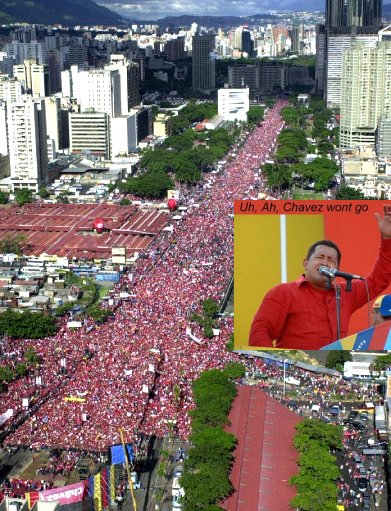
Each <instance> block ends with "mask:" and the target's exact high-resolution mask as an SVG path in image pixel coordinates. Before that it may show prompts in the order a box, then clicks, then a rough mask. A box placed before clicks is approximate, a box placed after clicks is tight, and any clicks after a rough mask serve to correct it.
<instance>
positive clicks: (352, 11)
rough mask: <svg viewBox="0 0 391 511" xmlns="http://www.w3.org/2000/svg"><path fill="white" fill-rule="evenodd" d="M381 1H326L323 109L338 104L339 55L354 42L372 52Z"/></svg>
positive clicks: (377, 28) (341, 55) (378, 25)
mask: <svg viewBox="0 0 391 511" xmlns="http://www.w3.org/2000/svg"><path fill="white" fill-rule="evenodd" d="M381 10H382V3H381V0H326V23H325V25H326V54H327V59H326V71H325V75H326V83H325V89H326V99H327V106H328V107H330V108H332V107H336V108H338V107H339V106H340V103H341V76H342V57H343V52H344V50H346V49H347V48H350V47H351V46H352V45H353V43H354V42H355V41H360V42H362V43H363V44H364V45H366V46H369V47H372V48H374V47H375V45H376V42H377V41H378V31H379V28H380V24H381Z"/></svg>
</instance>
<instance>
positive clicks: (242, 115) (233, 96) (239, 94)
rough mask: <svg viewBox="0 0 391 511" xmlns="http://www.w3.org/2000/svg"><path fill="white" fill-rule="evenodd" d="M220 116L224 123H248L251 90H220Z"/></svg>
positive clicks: (218, 94)
mask: <svg viewBox="0 0 391 511" xmlns="http://www.w3.org/2000/svg"><path fill="white" fill-rule="evenodd" d="M217 98H218V114H219V115H220V116H221V117H222V118H223V120H224V121H244V122H247V114H248V111H249V108H250V96H249V89H248V88H245V89H228V88H227V89H219V90H218V93H217Z"/></svg>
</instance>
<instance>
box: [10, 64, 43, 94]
mask: <svg viewBox="0 0 391 511" xmlns="http://www.w3.org/2000/svg"><path fill="white" fill-rule="evenodd" d="M34 64H38V60H37V59H26V60H25V61H24V62H23V63H22V64H16V65H15V66H14V78H16V79H17V80H19V81H20V83H21V84H22V87H23V90H24V92H30V91H31V89H32V77H31V68H32V66H33V65H34Z"/></svg>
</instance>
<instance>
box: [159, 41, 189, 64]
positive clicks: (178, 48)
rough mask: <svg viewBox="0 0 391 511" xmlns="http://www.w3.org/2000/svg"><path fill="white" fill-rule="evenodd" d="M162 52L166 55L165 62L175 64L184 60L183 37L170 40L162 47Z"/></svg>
mask: <svg viewBox="0 0 391 511" xmlns="http://www.w3.org/2000/svg"><path fill="white" fill-rule="evenodd" d="M164 50H165V52H166V55H167V60H168V61H170V62H175V61H176V60H182V59H184V58H185V40H184V38H183V37H178V38H177V39H170V40H169V41H167V42H166V44H165V45H164Z"/></svg>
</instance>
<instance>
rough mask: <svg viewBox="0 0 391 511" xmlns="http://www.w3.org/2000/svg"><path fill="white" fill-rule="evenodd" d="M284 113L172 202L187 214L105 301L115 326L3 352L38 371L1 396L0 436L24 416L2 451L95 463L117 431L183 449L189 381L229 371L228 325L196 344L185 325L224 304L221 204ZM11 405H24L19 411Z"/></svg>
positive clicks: (228, 237) (270, 145) (226, 228)
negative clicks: (205, 303)
mask: <svg viewBox="0 0 391 511" xmlns="http://www.w3.org/2000/svg"><path fill="white" fill-rule="evenodd" d="M284 105H285V102H284V101H278V102H277V104H276V105H275V107H274V108H273V109H270V110H269V111H268V112H267V113H266V116H265V120H264V122H263V123H262V125H261V126H259V127H257V128H256V129H254V130H253V131H252V132H251V133H250V134H248V136H247V139H246V140H245V142H244V144H243V146H241V147H239V146H238V147H237V148H236V150H235V152H234V157H233V159H232V160H231V161H230V162H229V163H228V164H226V166H225V168H224V172H222V173H219V174H212V175H211V177H210V178H209V181H206V182H205V183H204V184H203V186H200V187H199V188H198V189H196V190H195V191H193V192H192V193H190V194H189V195H187V196H186V197H185V198H184V205H185V206H186V207H187V210H186V211H185V212H184V214H183V216H182V217H181V220H173V223H174V224H173V230H172V232H169V231H166V232H165V234H164V235H162V236H160V237H159V239H158V240H156V241H155V242H154V243H153V244H152V245H151V248H150V249H149V250H148V253H147V257H145V258H140V259H139V260H138V262H137V263H136V266H135V268H134V269H132V271H131V273H128V274H126V275H125V277H124V278H123V279H122V280H121V282H120V284H119V285H118V286H117V287H116V288H115V289H114V290H113V291H112V293H113V296H114V295H115V296H118V293H119V291H121V290H127V291H128V292H129V294H130V295H131V299H130V301H127V302H123V303H121V305H120V306H119V307H118V308H117V310H116V313H115V319H113V320H109V322H108V323H105V324H103V325H100V326H95V327H94V328H93V329H92V330H90V331H88V332H87V328H86V326H85V327H83V328H82V329H79V330H78V331H76V332H74V331H70V330H68V329H67V328H66V325H65V324H63V325H62V326H61V328H60V330H59V332H58V334H57V335H56V336H55V337H52V338H47V339H42V340H38V341H35V340H34V341H32V340H25V341H17V342H15V341H11V340H7V339H5V340H4V341H3V345H2V346H3V347H2V349H3V354H4V355H5V356H6V357H7V356H11V354H12V353H15V355H13V356H15V357H21V356H22V353H23V352H24V350H25V349H26V348H27V347H28V346H29V345H31V346H32V347H33V348H34V350H35V351H36V352H37V353H38V355H39V356H40V357H41V359H42V364H41V365H39V367H37V369H36V371H35V374H30V375H29V376H28V377H25V378H21V379H19V380H17V381H14V382H12V383H10V384H9V387H8V390H7V391H6V392H5V393H3V394H2V396H1V404H0V415H2V414H4V413H6V412H7V410H12V413H13V417H12V419H11V420H8V421H7V422H5V423H4V425H3V427H6V428H9V427H10V423H13V424H15V423H16V421H17V420H18V418H21V417H23V416H25V415H26V414H29V415H28V417H27V420H25V421H24V422H23V423H21V424H20V425H19V426H18V427H17V428H13V429H14V430H12V431H11V432H10V433H9V434H8V436H7V437H6V440H5V443H6V444H8V445H17V446H30V447H33V448H35V447H41V446H48V447H49V446H50V447H63V448H76V449H83V450H90V451H102V450H104V449H106V448H107V446H109V445H112V444H114V443H117V442H118V441H119V438H120V437H119V428H124V431H125V438H126V440H127V441H131V442H134V441H135V440H136V438H137V435H138V434H140V433H144V434H147V435H150V434H154V435H157V436H164V435H165V434H167V433H169V432H170V431H171V430H172V429H173V428H175V431H176V432H177V433H178V435H179V436H180V437H181V438H183V439H185V438H187V437H188V435H189V433H190V418H189V415H188V412H189V410H191V409H192V407H193V406H194V404H193V398H192V392H191V383H192V381H193V380H194V379H195V378H196V377H197V376H198V375H199V374H200V372H201V371H203V370H205V369H209V368H212V367H222V366H224V365H225V364H226V362H227V361H229V360H237V359H238V356H237V355H234V354H232V353H229V352H227V350H226V349H225V345H226V343H227V341H228V340H229V337H230V335H231V333H232V319H231V318H224V319H222V320H221V321H220V325H219V329H220V332H219V334H218V335H216V336H215V337H213V338H212V339H211V340H205V339H204V338H203V337H202V333H201V332H200V331H199V329H198V328H197V325H196V324H195V323H192V322H191V321H190V316H191V314H192V313H193V312H197V311H198V310H199V308H200V304H201V302H202V300H204V299H206V298H214V299H216V300H218V301H220V300H221V298H222V297H223V295H224V292H225V290H226V287H227V284H228V281H229V279H230V278H231V276H232V272H233V218H232V213H233V201H234V199H240V198H243V197H244V196H245V195H246V194H251V189H252V188H253V187H254V182H255V179H256V176H255V174H254V170H257V169H259V167H260V165H261V164H262V163H264V161H265V160H266V159H267V158H268V157H269V154H270V153H271V152H272V150H273V149H274V146H275V143H276V138H277V135H278V133H279V132H280V130H281V129H282V127H283V122H282V120H281V118H280V116H279V112H280V110H281V108H282V107H283V106H284ZM260 186H262V185H261V181H259V182H258V187H260ZM258 189H259V190H260V191H261V189H260V188H258ZM190 334H191V335H192V336H194V337H193V338H191V336H190ZM194 339H195V340H194ZM197 339H200V340H201V343H198V342H197ZM86 354H87V355H86ZM23 398H29V399H30V402H29V406H28V408H27V407H24V405H23ZM24 404H26V401H25V402H24ZM11 426H12V424H11Z"/></svg>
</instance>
